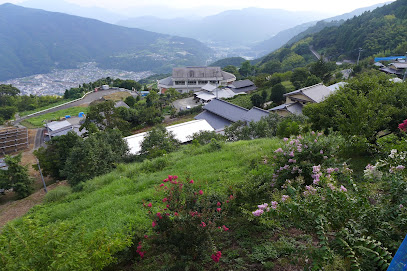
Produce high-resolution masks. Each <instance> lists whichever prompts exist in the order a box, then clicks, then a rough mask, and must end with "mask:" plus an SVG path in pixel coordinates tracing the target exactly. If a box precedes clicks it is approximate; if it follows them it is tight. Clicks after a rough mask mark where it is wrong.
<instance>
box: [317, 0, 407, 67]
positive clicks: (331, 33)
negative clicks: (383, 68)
mask: <svg viewBox="0 0 407 271" xmlns="http://www.w3.org/2000/svg"><path fill="white" fill-rule="evenodd" d="M311 37H312V41H311V43H310V45H312V46H313V47H314V48H315V49H316V50H317V51H319V52H320V53H323V54H324V55H325V56H326V57H328V58H330V59H338V58H351V59H356V58H357V57H358V53H359V48H362V49H363V51H362V55H361V57H362V58H364V57H368V56H373V55H375V54H384V55H387V54H403V55H404V54H405V52H406V49H407V42H406V41H407V1H406V0H398V1H395V2H392V3H391V4H388V5H385V6H383V7H380V8H377V9H375V10H373V11H371V12H365V13H363V14H362V15H360V16H358V17H354V18H352V19H350V20H347V21H346V22H344V23H343V24H342V25H340V26H336V27H329V28H324V29H323V30H322V31H320V32H318V33H316V34H314V35H312V36H311Z"/></svg>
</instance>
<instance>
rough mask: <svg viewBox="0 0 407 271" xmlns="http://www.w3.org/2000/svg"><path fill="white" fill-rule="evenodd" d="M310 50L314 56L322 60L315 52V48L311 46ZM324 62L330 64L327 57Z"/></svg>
mask: <svg viewBox="0 0 407 271" xmlns="http://www.w3.org/2000/svg"><path fill="white" fill-rule="evenodd" d="M309 49H310V51H311V53H313V54H314V56H315V57H316V58H317V59H318V60H320V59H321V55H320V54H318V52H317V51H315V50H314V48H313V47H312V46H311V45H310V46H309ZM324 62H328V59H327V58H326V57H324Z"/></svg>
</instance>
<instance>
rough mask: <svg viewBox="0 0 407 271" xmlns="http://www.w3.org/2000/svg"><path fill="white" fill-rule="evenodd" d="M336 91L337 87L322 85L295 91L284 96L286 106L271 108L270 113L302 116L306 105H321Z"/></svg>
mask: <svg viewBox="0 0 407 271" xmlns="http://www.w3.org/2000/svg"><path fill="white" fill-rule="evenodd" d="M335 90H336V87H332V89H330V88H328V87H326V86H324V85H323V84H322V83H319V84H316V85H313V86H310V87H305V88H302V89H299V90H295V91H292V92H289V93H286V94H284V97H286V101H285V104H283V105H279V106H276V107H274V108H271V109H270V111H271V112H276V113H277V114H279V115H280V116H287V115H288V114H291V113H292V114H296V115H300V114H302V107H303V106H304V105H305V104H308V103H320V102H322V101H323V100H324V99H325V98H326V97H327V96H328V95H330V94H331V93H333V92H334V91H335Z"/></svg>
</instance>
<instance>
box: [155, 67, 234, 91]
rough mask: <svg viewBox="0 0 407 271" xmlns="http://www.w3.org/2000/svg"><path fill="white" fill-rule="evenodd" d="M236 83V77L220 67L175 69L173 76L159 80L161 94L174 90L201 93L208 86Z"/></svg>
mask: <svg viewBox="0 0 407 271" xmlns="http://www.w3.org/2000/svg"><path fill="white" fill-rule="evenodd" d="M234 81H236V76H234V75H233V74H231V73H228V72H225V71H222V69H221V68H220V67H182V68H173V70H172V76H170V77H167V78H164V79H162V80H158V89H159V90H160V93H165V92H166V91H167V90H168V89H170V88H174V89H176V90H178V91H179V92H180V93H187V92H190V91H194V92H196V91H200V90H201V89H202V87H203V86H205V85H206V84H208V83H209V84H212V85H215V86H227V85H230V84H232V83H233V82H234Z"/></svg>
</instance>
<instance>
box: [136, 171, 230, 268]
mask: <svg viewBox="0 0 407 271" xmlns="http://www.w3.org/2000/svg"><path fill="white" fill-rule="evenodd" d="M158 190H159V191H160V192H163V199H162V202H163V204H164V205H165V207H164V208H157V207H156V206H155V204H154V205H153V204H152V203H144V206H145V208H146V209H147V210H148V214H149V216H150V217H151V219H152V227H153V231H154V233H153V235H151V236H148V239H146V240H145V241H144V242H140V243H139V244H138V247H137V253H138V254H139V256H140V257H141V258H143V257H144V256H148V255H149V252H148V251H154V254H157V252H161V253H167V254H170V255H171V256H172V257H174V258H175V260H174V261H173V262H179V261H182V262H183V263H184V264H183V266H184V267H186V266H198V265H197V264H198V263H199V262H202V261H204V260H206V259H208V258H209V256H210V255H211V254H212V255H211V258H212V260H213V261H214V262H219V259H220V258H221V252H220V251H218V250H217V249H216V246H215V240H216V238H215V236H217V235H218V234H222V233H225V232H227V231H228V230H229V228H228V227H227V226H226V225H225V224H224V219H225V217H226V214H227V210H228V203H229V200H230V199H223V200H221V199H220V198H219V197H211V196H207V195H205V193H204V191H203V190H200V188H199V187H197V186H196V185H194V181H193V180H189V181H187V182H185V183H184V182H182V181H179V180H178V177H177V176H168V178H166V179H165V180H163V183H162V184H160V186H159V189H158ZM230 198H231V199H232V198H233V196H230ZM156 210H159V211H158V212H157V211H156ZM149 248H150V249H149ZM144 249H147V250H148V251H147V252H146V251H144ZM146 253H147V254H146ZM173 262H171V263H169V265H170V266H171V265H173V264H174V263H173Z"/></svg>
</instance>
